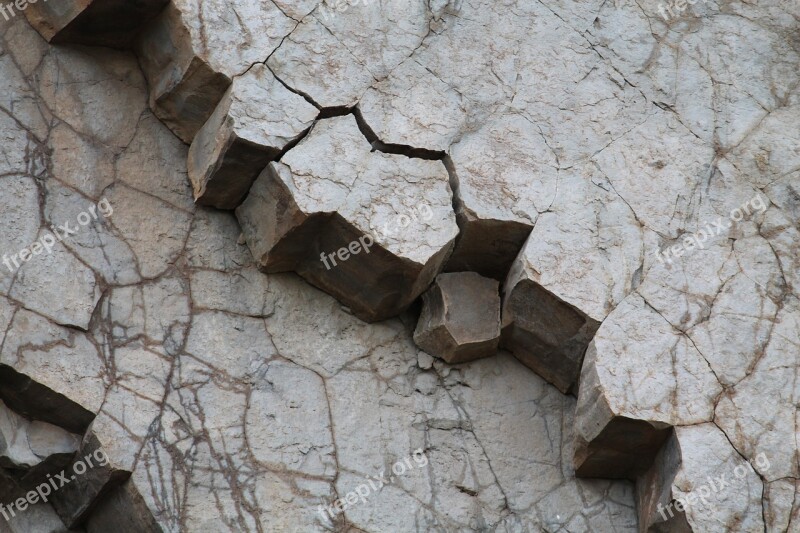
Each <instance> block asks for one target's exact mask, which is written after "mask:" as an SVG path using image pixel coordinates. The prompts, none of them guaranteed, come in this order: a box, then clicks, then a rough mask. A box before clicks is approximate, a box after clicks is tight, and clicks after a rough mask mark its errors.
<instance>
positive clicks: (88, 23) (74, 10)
mask: <svg viewBox="0 0 800 533" xmlns="http://www.w3.org/2000/svg"><path fill="white" fill-rule="evenodd" d="M167 3H169V0H137V1H135V2H132V1H131V0H59V1H56V0H53V1H50V2H48V1H47V0H41V1H39V2H36V1H35V0H34V1H32V2H29V3H28V4H27V7H26V8H25V10H24V13H25V16H26V17H27V18H28V21H29V22H30V23H31V25H32V26H33V27H34V28H35V29H36V31H38V32H39V33H40V34H41V35H42V37H44V38H45V39H46V40H47V41H48V42H51V43H53V44H57V43H58V44H61V43H76V44H87V45H93V46H110V47H112V48H124V47H126V46H128V45H129V44H130V43H131V41H132V40H133V38H134V37H135V36H136V34H137V33H138V32H139V30H140V29H141V28H142V26H143V25H144V24H145V23H146V22H148V21H149V20H150V19H152V18H153V17H155V16H156V15H158V13H159V12H160V11H161V10H162V9H163V8H164V6H166V5H167ZM17 5H19V3H18V4H17ZM23 5H24V4H23ZM12 9H13V8H12Z"/></svg>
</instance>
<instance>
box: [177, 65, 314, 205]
mask: <svg viewBox="0 0 800 533" xmlns="http://www.w3.org/2000/svg"><path fill="white" fill-rule="evenodd" d="M316 116H317V109H316V108H315V107H314V106H312V105H311V104H309V103H308V102H306V101H305V100H304V99H303V97H301V96H299V95H297V94H295V93H293V92H291V91H289V89H287V88H286V87H284V86H283V85H282V84H281V83H280V82H279V81H278V80H277V79H275V77H274V76H273V75H272V73H271V72H270V71H269V70H268V69H267V68H266V67H264V66H263V65H256V66H254V67H253V68H251V69H250V70H248V71H247V72H246V73H245V74H243V75H242V76H241V77H238V78H235V79H234V81H233V84H232V85H231V87H230V88H229V89H228V91H227V92H226V93H225V96H224V97H223V98H222V101H221V102H220V104H219V105H218V106H217V109H216V110H215V111H214V113H213V114H212V115H211V118H209V119H208V122H206V123H205V125H204V126H203V127H202V128H201V129H200V131H199V132H198V133H197V136H196V137H195V139H194V141H193V142H192V146H191V148H190V149H189V162H188V171H189V179H191V181H192V187H193V189H194V197H195V200H196V201H197V202H198V203H199V204H201V205H210V206H213V207H216V208H219V209H234V208H235V207H237V206H238V205H239V204H240V203H241V202H242V200H243V199H244V197H245V195H246V194H247V192H248V191H249V190H250V185H252V183H253V181H255V179H256V177H257V176H258V175H259V174H260V173H261V171H262V170H264V168H265V167H266V166H267V163H269V162H270V161H273V160H274V159H276V158H277V157H278V156H279V155H280V154H281V152H283V151H284V150H285V149H286V148H287V147H288V146H289V145H291V144H292V143H293V142H295V141H296V140H297V139H298V138H299V137H300V135H301V134H302V133H303V132H305V131H306V130H307V129H308V128H310V127H311V125H312V124H313V122H314V119H315V118H316Z"/></svg>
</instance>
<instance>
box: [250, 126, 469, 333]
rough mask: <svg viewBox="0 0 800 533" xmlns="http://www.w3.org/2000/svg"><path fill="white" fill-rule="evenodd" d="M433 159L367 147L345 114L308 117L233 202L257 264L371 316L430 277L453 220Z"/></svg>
mask: <svg viewBox="0 0 800 533" xmlns="http://www.w3.org/2000/svg"><path fill="white" fill-rule="evenodd" d="M451 202H452V193H451V191H450V186H449V183H448V177H447V171H446V169H445V167H444V165H443V164H442V163H441V162H440V161H427V160H422V159H412V158H409V157H405V156H400V155H390V154H383V153H380V152H372V151H371V146H370V144H369V142H367V140H366V138H365V137H364V136H363V135H362V133H361V132H360V131H359V129H358V125H357V124H356V120H355V118H354V117H353V116H352V115H347V116H342V117H338V118H333V119H329V120H323V121H320V122H318V123H317V124H316V125H315V126H314V128H313V129H312V130H311V132H310V133H309V134H308V135H307V136H306V137H305V138H304V139H303V141H301V142H300V144H298V145H297V146H296V147H295V148H293V149H292V150H290V151H289V152H288V153H287V154H286V155H285V156H284V157H283V158H282V159H281V161H280V162H278V163H271V164H270V165H269V167H267V169H266V170H265V171H264V172H262V173H261V175H260V176H259V177H258V179H257V180H256V182H255V183H254V184H253V187H252V189H251V190H250V193H249V195H248V197H247V199H246V200H245V202H244V203H243V204H242V205H241V206H240V207H239V208H238V209H237V210H236V214H237V216H238V218H239V222H240V223H241V225H242V229H243V232H244V236H245V238H246V240H247V244H248V246H249V248H250V250H251V252H252V253H253V255H254V256H255V258H256V260H257V262H258V264H259V266H260V267H261V268H262V269H263V270H265V271H267V272H286V271H292V270H293V271H296V272H298V273H299V274H300V275H301V276H303V277H304V278H306V279H307V280H308V281H309V282H311V283H312V284H314V285H316V286H317V287H320V288H321V289H322V290H324V291H326V292H327V293H329V294H331V295H333V296H334V297H336V298H337V299H338V300H339V301H341V302H343V303H344V304H345V305H347V306H349V307H350V308H351V309H352V310H353V312H354V313H355V314H356V315H357V316H358V317H359V318H362V319H363V320H366V321H378V320H383V319H386V318H389V317H392V316H394V315H396V314H397V313H399V312H400V311H402V310H403V309H405V308H406V307H407V306H408V305H409V304H411V302H413V300H414V299H415V298H416V297H417V296H419V295H420V294H422V292H423V291H424V290H425V289H426V288H427V287H428V286H429V285H430V283H431V282H432V281H433V279H434V278H435V277H436V274H438V273H439V271H440V270H441V267H442V265H443V263H444V261H445V259H446V258H447V255H448V254H449V253H450V250H451V249H452V245H453V242H454V239H455V237H456V235H457V234H458V227H457V226H456V222H455V215H454V213H453V209H452V203H451Z"/></svg>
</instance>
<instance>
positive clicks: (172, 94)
mask: <svg viewBox="0 0 800 533" xmlns="http://www.w3.org/2000/svg"><path fill="white" fill-rule="evenodd" d="M310 4H311V2H309V1H305V0H304V1H301V2H299V4H296V5H294V6H279V5H277V4H276V3H275V2H252V1H249V0H232V1H230V2H205V3H203V2H198V1H197V0H173V1H172V2H170V4H169V6H168V7H167V8H166V9H165V10H164V11H163V12H162V13H161V15H159V16H158V17H156V19H155V20H153V21H152V22H151V23H150V24H148V26H147V28H145V30H144V31H143V32H142V34H141V35H140V36H139V38H138V39H137V42H136V52H137V55H138V57H139V62H140V64H141V65H142V70H143V71H144V74H145V77H146V78H147V81H148V85H149V86H150V107H151V108H152V109H153V112H154V113H155V114H156V116H158V118H160V119H161V120H162V121H163V122H164V124H166V125H167V127H168V128H170V129H171V130H172V131H173V132H174V133H175V134H176V135H177V136H178V137H180V138H181V140H183V141H184V142H186V143H191V142H192V139H194V136H195V134H196V133H197V132H198V130H199V129H200V128H201V127H202V126H203V124H205V123H206V121H207V120H208V119H209V117H210V116H211V114H212V113H213V112H214V109H215V108H216V106H217V104H218V103H219V102H220V100H222V97H223V96H224V94H225V91H226V90H227V89H228V86H229V85H230V84H231V81H232V80H233V79H234V78H235V77H236V76H238V75H241V74H243V73H244V72H246V71H247V69H248V68H250V66H251V65H253V64H256V63H260V62H263V61H264V60H265V59H266V58H267V57H269V55H270V54H271V53H272V51H273V50H274V49H275V48H276V47H277V46H278V45H279V44H280V43H281V41H282V40H283V38H284V37H286V36H287V35H288V34H289V33H290V32H291V31H292V29H293V28H294V27H295V26H296V25H297V20H299V19H300V18H302V17H303V16H304V15H305V14H306V13H308V12H309V11H310V10H311V9H313V6H312V5H310ZM282 9H284V10H285V12H284V11H282Z"/></svg>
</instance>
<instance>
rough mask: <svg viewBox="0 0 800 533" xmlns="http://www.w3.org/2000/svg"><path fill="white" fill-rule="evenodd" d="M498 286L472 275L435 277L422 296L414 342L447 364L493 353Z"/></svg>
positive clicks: (497, 325)
mask: <svg viewBox="0 0 800 533" xmlns="http://www.w3.org/2000/svg"><path fill="white" fill-rule="evenodd" d="M499 285H500V284H499V283H498V282H497V281H495V280H493V279H489V278H484V277H483V276H481V275H479V274H476V273H475V272H455V273H451V274H439V275H438V276H437V277H436V281H435V282H434V284H433V287H431V288H430V289H429V290H428V291H427V292H426V293H425V294H424V295H423V296H422V298H423V302H424V303H423V306H422V314H421V315H420V317H419V322H417V329H416V331H414V342H416V343H417V346H419V347H420V348H422V349H423V350H425V351H426V352H428V353H429V354H431V355H435V356H437V357H441V358H442V359H444V360H445V361H447V362H448V363H466V362H468V361H474V360H475V359H480V358H481V357H489V356H491V355H494V354H495V353H497V347H498V345H499V343H500V292H499Z"/></svg>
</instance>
